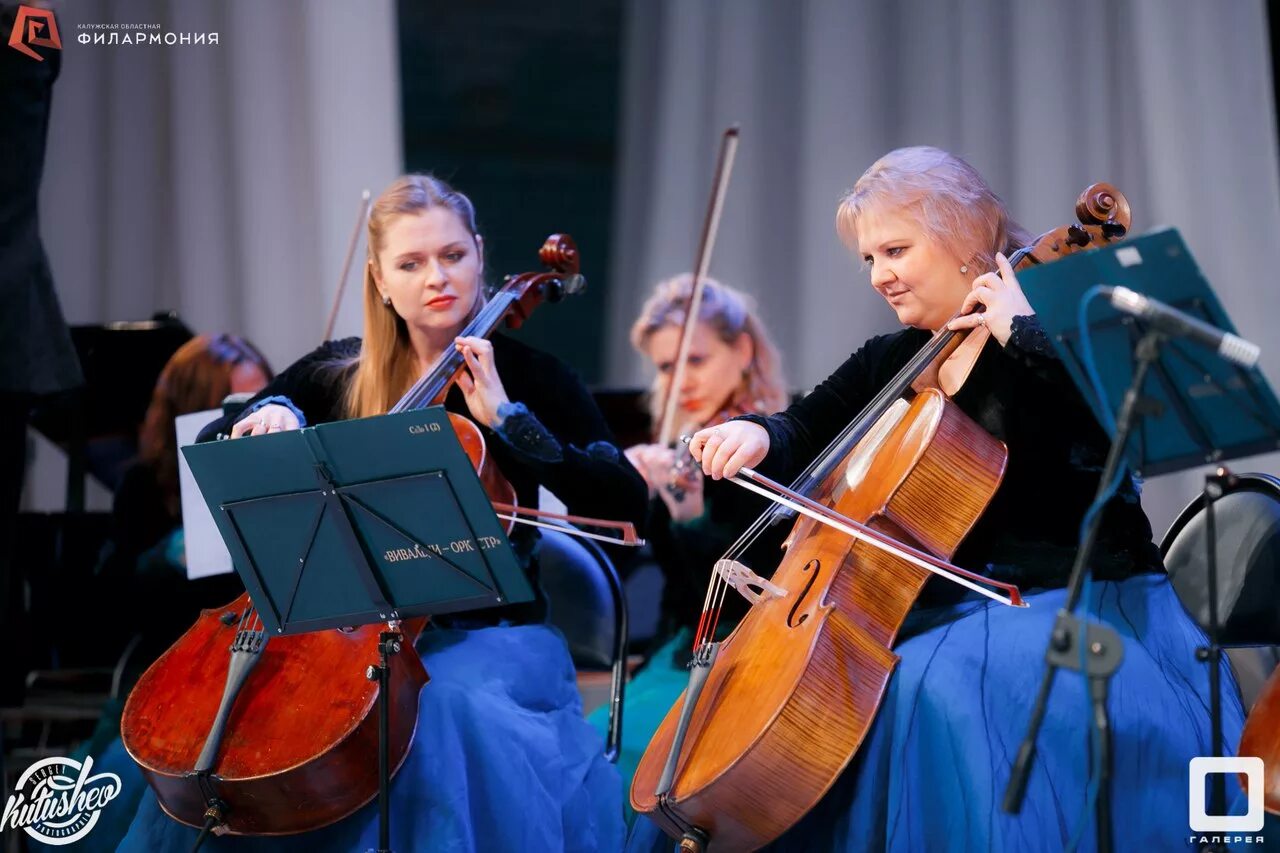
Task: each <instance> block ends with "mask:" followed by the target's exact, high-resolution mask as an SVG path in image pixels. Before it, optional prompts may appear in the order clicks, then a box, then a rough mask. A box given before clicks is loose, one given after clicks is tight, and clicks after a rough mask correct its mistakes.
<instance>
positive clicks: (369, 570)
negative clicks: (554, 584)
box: [182, 406, 533, 634]
mask: <svg viewBox="0 0 1280 853" xmlns="http://www.w3.org/2000/svg"><path fill="white" fill-rule="evenodd" d="M182 452H183V454H184V455H185V456H186V458H187V462H188V463H189V464H190V466H191V471H192V474H194V476H195V478H196V482H197V483H199V485H200V491H201V493H202V494H203V496H204V499H205V501H206V502H207V503H208V505H209V510H210V512H212V513H213V517H214V521H215V523H216V524H217V526H218V530H219V532H220V533H221V534H222V538H223V540H224V541H225V542H226V543H227V548H228V550H229V551H230V552H231V557H232V562H233V563H234V565H235V568H236V571H237V572H238V573H239V574H240V577H241V578H242V579H243V580H244V584H245V588H246V589H247V590H248V591H249V596H250V598H252V599H253V602H254V605H255V606H256V607H257V609H258V611H259V612H260V614H261V616H262V620H263V622H264V623H265V625H266V627H267V629H268V630H269V631H270V632H271V633H275V634H291V633H300V632H304V631H316V630H320V629H323V628H340V627H345V626H352V625H368V624H373V623H377V622H386V621H390V620H395V619H401V618H405V617H409V616H436V615H441V614H445V613H456V612H460V611H466V610H475V609H478V608H482V607H494V606H499V605H503V604H513V603H520V602H525V601H529V600H531V599H532V598H533V588H532V586H531V585H530V583H529V581H528V579H527V577H526V576H525V573H524V571H523V570H522V569H521V567H520V564H519V562H518V561H517V560H516V557H515V554H514V553H513V552H512V550H511V546H510V544H509V543H508V542H507V538H506V532H505V530H504V528H503V526H502V523H501V522H500V521H499V520H498V518H497V516H496V515H495V513H494V511H493V507H492V505H491V504H490V502H489V498H488V497H487V496H486V495H485V493H484V489H483V487H482V486H481V484H480V481H479V479H478V478H477V476H476V473H475V470H474V469H473V468H472V465H471V461H470V459H469V458H468V457H467V455H466V454H465V453H464V452H463V450H462V447H461V445H460V444H459V443H458V440H457V437H456V436H455V435H454V432H453V428H452V426H451V425H450V423H449V418H448V414H447V413H446V412H445V410H444V409H443V408H442V407H439V406H437V407H433V408H429V409H420V410H417V411H411V412H401V413H399V414H395V415H382V416H378V417H372V418H361V419H358V420H349V421H339V422H336V423H328V424H320V425H319V426H316V427H306V428H304V429H300V430H290V431H288V432H280V433H271V434H268V435H262V436H254V437H253V440H251V441H246V440H243V439H235V440H232V441H219V442H208V443H205V444H196V445H190V446H188V447H184V448H183V449H182Z"/></svg>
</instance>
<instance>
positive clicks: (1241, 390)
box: [1004, 229, 1280, 853]
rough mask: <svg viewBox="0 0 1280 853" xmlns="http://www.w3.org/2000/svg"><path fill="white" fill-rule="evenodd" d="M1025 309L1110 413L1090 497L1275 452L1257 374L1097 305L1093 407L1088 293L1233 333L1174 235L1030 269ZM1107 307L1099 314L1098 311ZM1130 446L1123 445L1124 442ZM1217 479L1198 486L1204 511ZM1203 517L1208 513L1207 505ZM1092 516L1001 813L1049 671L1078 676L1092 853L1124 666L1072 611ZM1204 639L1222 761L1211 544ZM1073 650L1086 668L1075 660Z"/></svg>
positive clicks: (1105, 839)
mask: <svg viewBox="0 0 1280 853" xmlns="http://www.w3.org/2000/svg"><path fill="white" fill-rule="evenodd" d="M1019 280H1020V281H1021V283H1022V287H1023V291H1024V292H1025V293H1026V295H1027V299H1028V301H1030V302H1031V304H1032V305H1033V306H1035V308H1036V314H1037V316H1038V317H1039V320H1040V324H1041V325H1042V326H1043V328H1044V329H1045V331H1046V332H1047V333H1048V334H1049V336H1050V338H1051V339H1052V340H1053V343H1054V346H1055V348H1056V349H1057V351H1058V354H1059V356H1060V357H1061V359H1062V361H1063V363H1064V364H1065V366H1066V368H1067V370H1068V372H1069V373H1070V374H1071V377H1072V379H1073V380H1074V381H1075V383H1076V385H1077V386H1078V387H1079V388H1080V390H1081V392H1082V393H1083V395H1084V398H1085V399H1086V400H1087V401H1089V403H1090V405H1091V406H1092V407H1093V409H1094V412H1095V414H1097V415H1098V419H1099V421H1101V422H1103V423H1106V422H1107V421H1108V419H1109V412H1110V411H1112V410H1113V407H1116V406H1118V408H1119V412H1120V414H1119V417H1118V418H1117V419H1116V428H1115V434H1114V437H1113V440H1112V446H1111V452H1110V453H1109V454H1108V456H1107V461H1106V464H1105V466H1104V468H1103V471H1102V475H1101V479H1100V482H1099V487H1098V497H1099V498H1101V497H1103V496H1104V494H1105V493H1106V491H1107V486H1108V485H1109V484H1110V482H1111V481H1112V479H1113V478H1114V477H1115V475H1116V472H1117V471H1119V470H1120V466H1121V465H1122V464H1123V465H1127V466H1128V467H1129V468H1131V469H1132V470H1134V471H1135V472H1140V473H1147V474H1154V473H1167V472H1172V471H1179V470H1183V469H1186V468H1190V467H1194V466H1196V465H1200V464H1204V463H1218V462H1221V461H1224V460H1226V459H1231V458H1236V457H1240V456H1248V455H1251V454H1255V453H1261V452H1264V451H1269V450H1274V449H1276V448H1277V447H1280V403H1278V402H1277V400H1276V396H1275V394H1274V393H1273V392H1272V391H1271V389H1270V387H1269V386H1268V385H1267V382H1266V380H1265V379H1264V378H1263V377H1262V374H1261V373H1260V372H1259V371H1258V370H1257V369H1256V368H1251V369H1245V368H1242V367H1238V366H1235V365H1232V364H1228V363H1227V362H1225V361H1223V360H1221V359H1220V358H1218V357H1217V356H1216V355H1215V354H1214V353H1212V352H1209V351H1208V350H1206V349H1204V348H1201V347H1198V346H1197V345H1195V344H1193V343H1191V342H1189V341H1184V340H1178V339H1171V338H1168V337H1167V336H1166V335H1164V334H1163V333H1161V332H1160V331H1158V330H1156V329H1152V328H1147V327H1146V326H1145V324H1144V323H1143V322H1142V321H1140V320H1137V319H1135V318H1133V317H1129V316H1127V315H1124V314H1121V313H1120V312H1118V311H1117V310H1116V309H1114V308H1112V307H1111V306H1110V305H1109V304H1107V303H1105V302H1104V301H1103V300H1098V302H1099V307H1098V308H1095V309H1094V310H1093V311H1092V312H1090V314H1089V318H1088V335H1089V340H1090V342H1091V344H1092V351H1093V355H1094V357H1093V359H1092V361H1093V363H1094V364H1095V365H1097V366H1098V371H1097V373H1098V379H1099V380H1100V382H1101V384H1102V386H1103V391H1104V393H1105V395H1106V398H1105V399H1103V400H1099V399H1098V395H1097V392H1096V391H1095V390H1094V384H1093V381H1092V380H1091V378H1090V377H1089V375H1088V374H1089V370H1090V367H1089V359H1088V358H1087V357H1086V355H1085V349H1084V347H1083V345H1082V343H1083V342H1082V340H1081V330H1080V327H1079V320H1078V306H1079V304H1080V302H1081V300H1082V299H1083V298H1085V297H1086V295H1087V293H1088V291H1089V290H1090V289H1091V288H1092V287H1093V286H1095V285H1099V284H1103V285H1112V286H1115V285H1122V286H1125V287H1128V288H1130V289H1131V290H1135V291H1137V292H1139V293H1145V294H1148V295H1150V296H1153V297H1155V298H1157V299H1159V300H1160V301H1162V302H1165V303H1166V304H1169V305H1172V306H1174V307H1176V308H1179V309H1180V310H1183V311H1186V312H1188V313H1190V314H1193V315H1196V316H1198V317H1199V318H1200V319H1203V320H1204V321H1205V322H1207V323H1210V324H1212V325H1215V326H1218V327H1219V328H1222V329H1224V330H1226V331H1230V332H1234V331H1235V328H1234V326H1232V324H1231V322H1230V320H1228V319H1227V316H1226V314H1225V313H1224V312H1223V310H1222V306H1221V305H1220V304H1219V303H1218V300H1217V299H1216V297H1215V296H1214V295H1213V292H1212V290H1211V289H1210V288H1209V283H1208V282H1207V281H1206V280H1205V278H1204V276H1203V275H1202V274H1201V273H1200V270H1199V269H1198V267H1197V266H1196V263H1195V261H1194V259H1193V258H1192V257H1191V253H1190V252H1189V251H1188V249H1187V247H1186V245H1185V244H1184V243H1183V241H1182V238H1181V237H1180V236H1179V234H1178V232H1177V231H1176V230H1173V229H1168V230H1164V231H1158V232H1155V233H1153V234H1148V235H1145V236H1143V237H1139V238H1137V239H1135V240H1131V241H1127V242H1124V243H1120V244H1117V245H1115V246H1111V247H1108V248H1105V249H1099V250H1096V251H1090V252H1083V253H1080V254H1078V255H1072V256H1070V257H1067V258H1064V259H1062V260H1060V261H1057V262H1055V263H1053V264H1048V265H1045V266H1040V267H1033V268H1032V269H1030V270H1027V271H1026V272H1023V273H1022V274H1020V275H1019ZM1102 305H1105V306H1106V307H1101V306H1102ZM1131 437H1135V438H1136V439H1137V440H1136V441H1133V442H1130V438H1131ZM1217 477H1218V475H1216V474H1215V475H1211V476H1210V478H1209V479H1208V480H1207V481H1206V487H1205V488H1206V500H1208V499H1209V496H1210V495H1211V493H1212V490H1213V489H1214V488H1215V484H1216V482H1217ZM1209 505H1210V507H1211V506H1212V504H1211V503H1210V504H1209ZM1100 518H1101V513H1095V514H1094V516H1093V518H1092V521H1091V523H1090V525H1089V526H1088V527H1087V529H1086V530H1085V531H1084V538H1083V541H1082V542H1081V545H1080V549H1079V551H1078V552H1077V554H1076V560H1075V563H1074V565H1073V566H1072V570H1071V577H1070V581H1069V583H1068V586H1067V600H1066V603H1065V604H1064V605H1063V609H1062V610H1061V611H1060V612H1059V614H1058V619H1057V621H1056V623H1055V624H1054V628H1053V632H1052V634H1051V636H1050V640H1049V647H1048V649H1047V650H1046V652H1045V662H1046V669H1045V674H1044V678H1043V680H1042V681H1041V683H1040V691H1039V693H1038V694H1037V696H1036V702H1035V705H1034V706H1033V710H1032V715H1031V721H1030V723H1029V724H1028V730H1027V736H1026V738H1025V739H1024V741H1023V743H1022V746H1021V747H1020V749H1019V750H1018V756H1017V759H1016V761H1015V762H1014V766H1013V771H1012V774H1011V778H1010V780H1009V785H1008V787H1007V788H1006V790H1005V798H1004V809H1005V811H1007V812H1010V813H1016V812H1017V811H1018V810H1019V808H1020V807H1021V802H1022V797H1023V794H1024V793H1025V790H1026V783H1027V779H1028V777H1029V774H1030V769H1031V764H1032V763H1033V762H1034V760H1035V751H1036V746H1035V740H1036V736H1037V734H1038V732H1039V729H1040V724H1041V722H1042V721H1043V719H1044V713H1045V709H1046V707H1047V702H1048V698H1049V692H1050V690H1051V689H1052V686H1053V678H1054V675H1055V673H1056V671H1057V669H1058V668H1060V667H1067V668H1070V669H1074V670H1076V671H1079V670H1080V669H1081V667H1082V664H1083V667H1084V670H1085V674H1086V675H1087V677H1088V679H1089V692H1090V698H1091V700H1092V703H1093V708H1094V714H1093V722H1094V726H1095V728H1096V729H1097V732H1098V735H1099V744H1100V749H1099V750H1098V754H1097V755H1095V756H1094V760H1095V761H1096V762H1097V766H1098V768H1099V769H1098V771H1097V774H1098V778H1099V786H1098V792H1097V796H1098V799H1097V833H1098V850H1099V851H1100V853H1108V851H1110V850H1111V849H1112V847H1111V845H1112V840H1113V839H1112V832H1111V815H1110V788H1109V777H1110V769H1109V766H1110V754H1109V753H1110V742H1109V726H1110V724H1109V721H1108V719H1107V710H1106V702H1107V685H1108V681H1109V679H1110V677H1111V675H1112V674H1113V673H1114V672H1115V670H1116V669H1117V668H1118V667H1119V665H1120V662H1121V660H1122V658H1123V648H1122V645H1121V641H1120V637H1119V635H1118V634H1117V633H1116V632H1115V631H1114V630H1113V629H1112V628H1110V627H1109V626H1107V625H1102V624H1091V625H1089V626H1088V627H1087V633H1086V632H1082V626H1083V623H1082V621H1081V620H1080V619H1078V618H1077V617H1076V616H1074V615H1073V613H1072V611H1073V610H1074V609H1075V607H1076V605H1077V603H1078V602H1079V598H1080V592H1081V585H1082V583H1083V581H1084V574H1085V571H1086V570H1087V567H1088V565H1089V560H1090V557H1091V556H1092V553H1093V547H1094V544H1095V540H1096V537H1097V532H1098V523H1099V520H1100ZM1208 547H1209V561H1208V564H1207V570H1208V573H1209V596H1210V622H1211V624H1210V629H1209V632H1208V633H1209V647H1208V648H1207V649H1202V650H1201V658H1202V659H1203V660H1206V661H1208V662H1209V690H1210V693H1211V694H1212V695H1211V697H1210V705H1211V716H1212V727H1213V751H1214V754H1215V755H1220V754H1221V752H1222V720H1221V714H1222V710H1221V697H1220V684H1219V661H1220V657H1221V649H1220V647H1219V645H1218V637H1217V624H1216V623H1217V612H1216V610H1217V608H1216V604H1217V592H1216V586H1217V584H1216V577H1215V575H1216V565H1215V563H1214V554H1215V543H1214V542H1213V541H1212V538H1211V537H1210V539H1209V546H1208ZM1082 633H1085V636H1084V638H1083V640H1084V642H1083V645H1084V646H1086V647H1087V651H1088V654H1087V656H1086V655H1084V654H1082V651H1083V649H1082V637H1081V635H1082ZM1225 781H1226V780H1225V779H1224V778H1223V776H1222V775H1221V774H1215V776H1214V784H1213V797H1212V799H1211V805H1210V810H1211V811H1212V812H1213V813H1214V814H1219V815H1220V814H1222V813H1223V812H1224V811H1225V809H1226V802H1225V800H1226V794H1225V787H1224V785H1225Z"/></svg>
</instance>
